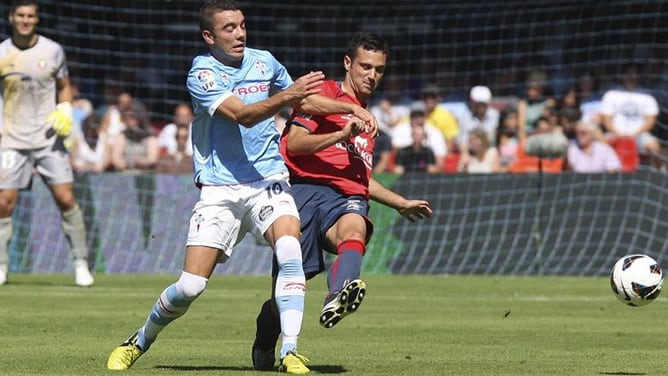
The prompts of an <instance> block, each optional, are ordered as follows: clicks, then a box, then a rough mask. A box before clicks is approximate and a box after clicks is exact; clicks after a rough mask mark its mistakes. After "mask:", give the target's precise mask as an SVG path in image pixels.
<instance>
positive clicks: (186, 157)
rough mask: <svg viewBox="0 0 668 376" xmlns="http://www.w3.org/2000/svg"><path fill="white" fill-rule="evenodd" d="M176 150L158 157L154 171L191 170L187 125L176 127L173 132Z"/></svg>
mask: <svg viewBox="0 0 668 376" xmlns="http://www.w3.org/2000/svg"><path fill="white" fill-rule="evenodd" d="M174 143H175V144H176V150H174V152H173V153H171V154H163V155H161V156H160V158H159V159H158V162H157V165H156V167H155V171H156V172H160V173H166V174H187V173H192V172H193V158H192V149H191V151H190V153H188V146H189V145H190V144H191V143H190V130H189V129H188V128H187V127H178V128H177V129H176V133H175V134H174Z"/></svg>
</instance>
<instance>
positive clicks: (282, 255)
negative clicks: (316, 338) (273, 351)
mask: <svg viewBox="0 0 668 376" xmlns="http://www.w3.org/2000/svg"><path fill="white" fill-rule="evenodd" d="M276 258H277V260H278V268H279V271H278V277H277V279H276V290H275V295H276V306H277V307H278V312H279V315H280V319H281V334H282V338H281V342H282V343H281V358H284V357H285V356H286V355H287V353H288V352H289V351H295V350H296V347H297V339H298V337H299V332H300V330H301V324H302V319H303V316H304V295H305V293H306V278H305V276H304V270H303V268H302V257H301V246H300V245H299V240H297V239H296V238H295V237H292V236H283V237H281V238H280V239H278V240H277V241H276Z"/></svg>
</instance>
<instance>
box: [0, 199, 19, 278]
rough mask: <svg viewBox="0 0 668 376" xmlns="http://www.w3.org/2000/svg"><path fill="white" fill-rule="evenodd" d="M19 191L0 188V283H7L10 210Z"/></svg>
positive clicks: (10, 224)
mask: <svg viewBox="0 0 668 376" xmlns="http://www.w3.org/2000/svg"><path fill="white" fill-rule="evenodd" d="M18 196H19V192H18V190H16V189H0V285H4V284H5V283H7V278H8V273H9V241H10V240H11V238H12V212H13V211H14V207H15V206H16V201H17V200H18Z"/></svg>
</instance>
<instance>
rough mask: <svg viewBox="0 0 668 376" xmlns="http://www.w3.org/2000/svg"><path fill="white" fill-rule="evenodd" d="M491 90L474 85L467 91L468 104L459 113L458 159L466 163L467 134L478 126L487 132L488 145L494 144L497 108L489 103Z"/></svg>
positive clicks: (467, 156)
mask: <svg viewBox="0 0 668 376" xmlns="http://www.w3.org/2000/svg"><path fill="white" fill-rule="evenodd" d="M491 101H492V91H491V90H489V88H488V87H487V86H474V87H473V88H471V91H470V93H469V102H468V106H466V108H465V109H464V111H463V112H462V113H461V114H460V115H459V131H460V133H459V141H458V144H459V153H460V161H462V163H464V164H466V163H467V161H468V158H469V157H470V155H469V151H468V143H469V139H468V138H469V134H470V133H471V131H472V130H474V129H477V128H480V129H482V130H484V131H485V132H486V133H487V140H489V143H490V145H492V146H494V145H496V132H497V129H498V128H499V116H500V115H499V110H497V109H496V108H494V107H492V106H491V105H490V103H491Z"/></svg>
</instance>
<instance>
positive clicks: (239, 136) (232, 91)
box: [187, 48, 293, 185]
mask: <svg viewBox="0 0 668 376" xmlns="http://www.w3.org/2000/svg"><path fill="white" fill-rule="evenodd" d="M292 83H293V81H292V78H291V77H290V75H289V74H288V71H287V70H286V69H285V67H284V66H283V65H282V64H281V63H279V62H278V60H276V58H274V56H273V55H271V53H269V52H267V51H262V50H256V49H252V48H246V49H245V51H244V58H243V62H242V64H241V67H240V68H234V67H230V66H227V65H224V64H222V63H221V62H220V61H218V60H216V59H215V58H214V57H213V56H212V55H211V54H210V53H204V54H201V55H199V56H197V57H195V58H194V59H193V64H192V68H190V72H189V73H188V81H187V86H188V91H189V92H190V96H191V98H192V104H193V110H194V112H195V120H194V121H193V124H192V142H193V160H194V164H195V183H198V184H202V185H228V184H239V183H248V182H252V181H256V180H261V179H264V178H266V177H268V176H271V175H274V174H277V173H282V172H286V171H287V168H286V167H285V164H284V163H283V158H282V157H281V155H280V153H279V138H280V135H279V133H278V131H277V130H276V126H275V124H274V117H273V116H269V117H268V118H267V119H265V120H263V121H261V122H260V123H258V124H256V125H255V126H253V127H251V128H246V127H244V126H243V125H240V124H238V123H237V122H235V121H233V120H230V119H228V118H225V117H223V116H222V115H220V114H217V113H216V109H217V108H218V106H219V105H220V104H221V103H222V102H223V101H224V100H225V99H227V98H229V97H230V96H231V95H236V96H237V97H239V98H241V100H242V101H243V102H244V103H246V104H252V103H256V102H259V101H262V100H264V99H267V98H268V97H269V95H270V92H271V93H273V92H275V91H276V90H283V89H285V88H287V87H289V86H290V85H292Z"/></svg>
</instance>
